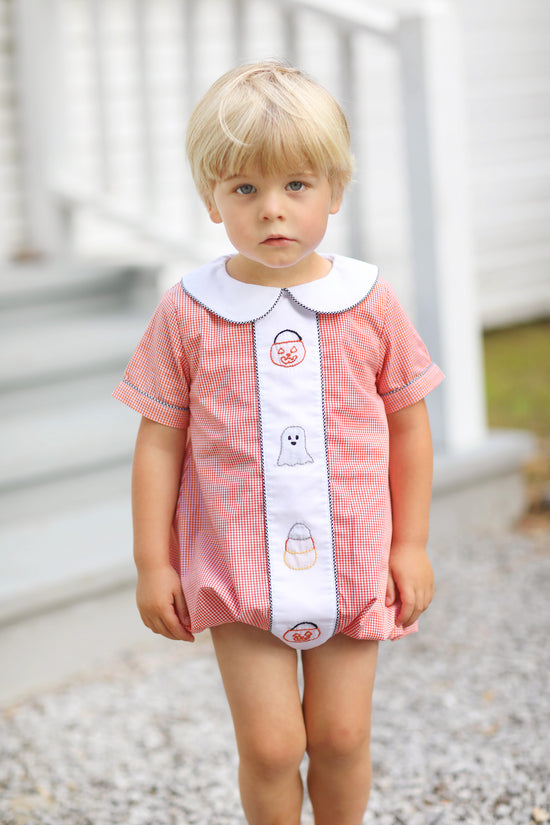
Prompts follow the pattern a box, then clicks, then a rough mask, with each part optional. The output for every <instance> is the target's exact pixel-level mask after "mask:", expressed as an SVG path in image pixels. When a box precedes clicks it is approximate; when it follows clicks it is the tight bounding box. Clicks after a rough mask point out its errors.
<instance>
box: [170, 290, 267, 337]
mask: <svg viewBox="0 0 550 825" xmlns="http://www.w3.org/2000/svg"><path fill="white" fill-rule="evenodd" d="M180 286H181V288H182V289H183V291H184V292H185V294H186V295H187V296H188V297H189V298H191V300H192V301H194V302H195V303H196V304H198V305H199V306H200V307H202V308H203V309H206V310H208V312H211V313H212V315H215V316H216V318H221V319H222V321H228V323H230V324H239V325H240V326H242V325H243V324H253V323H254V322H255V321H260V320H261V319H262V318H265V317H266V315H269V313H270V312H271V310H272V309H273V308H274V307H275V306H276V305H277V304H278V303H279V301H280V299H281V295H282V294H283V290H282V289H281V291H280V292H279V294H278V295H277V297H276V299H275V301H274V302H273V303H272V304H271V306H270V307H269V309H268V310H267V312H264V313H263V314H262V315H258V316H257V317H255V318H247V319H246V321H235V320H234V319H233V318H226V316H225V315H222V314H221V313H220V312H216V310H215V309H212V307H209V306H208V305H207V304H204V303H203V302H202V301H199V299H198V298H195V296H194V295H192V294H191V293H190V292H188V291H187V289H186V288H185V286H184V284H183V280H181V281H180Z"/></svg>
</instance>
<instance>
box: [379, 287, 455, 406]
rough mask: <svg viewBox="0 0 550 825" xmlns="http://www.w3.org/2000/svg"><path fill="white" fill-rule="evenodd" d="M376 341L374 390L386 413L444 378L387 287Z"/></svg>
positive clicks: (422, 395)
mask: <svg viewBox="0 0 550 825" xmlns="http://www.w3.org/2000/svg"><path fill="white" fill-rule="evenodd" d="M384 286H385V289H386V302H385V313H384V325H383V328H382V335H381V341H380V347H381V349H380V360H381V365H380V369H379V372H378V375H377V382H376V383H377V389H378V393H379V395H380V396H381V398H382V400H383V402H384V407H385V410H386V413H387V414H389V413H392V412H397V411H398V410H401V409H403V408H404V407H409V406H411V405H412V404H416V403H417V402H418V401H421V400H422V399H423V398H425V397H426V395H428V394H429V393H430V392H431V391H432V390H433V389H435V387H437V385H438V384H439V383H441V381H442V380H443V378H444V375H443V373H442V372H441V370H440V369H439V367H438V366H437V364H435V363H434V362H433V361H432V359H431V357H430V354H429V352H428V350H427V349H426V347H425V345H424V343H423V341H422V339H421V338H420V336H419V334H418V332H417V331H416V329H415V328H414V326H413V325H412V323H411V321H410V319H409V318H408V316H407V314H406V313H405V310H404V309H403V307H402V306H401V304H400V303H399V301H398V300H397V297H396V295H395V293H394V291H393V289H392V288H391V287H390V286H389V284H387V283H386V284H384Z"/></svg>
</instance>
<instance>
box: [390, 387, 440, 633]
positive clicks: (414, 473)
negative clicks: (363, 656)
mask: <svg viewBox="0 0 550 825" xmlns="http://www.w3.org/2000/svg"><path fill="white" fill-rule="evenodd" d="M388 427H389V434H390V464H389V475H390V490H391V499H392V520H393V534H392V544H391V551H390V565H389V575H388V587H387V593H386V604H387V605H391V604H394V603H395V602H396V601H399V602H400V605H401V606H400V610H399V614H398V616H397V617H396V622H397V624H398V625H401V626H403V627H409V625H411V624H413V623H414V622H415V621H416V620H417V618H418V617H419V616H420V614H421V613H422V612H423V611H424V610H426V608H427V607H428V605H429V604H430V602H431V600H432V596H433V571H432V566H431V564H430V560H429V558H428V554H427V552H426V544H427V541H428V531H429V516H430V499H431V492H432V468H433V454H432V439H431V434H430V423H429V420H428V411H427V409H426V404H425V402H424V401H419V402H418V403H417V404H413V405H412V406H410V407H405V408H404V409H402V410H399V411H398V412H395V413H391V414H390V415H388Z"/></svg>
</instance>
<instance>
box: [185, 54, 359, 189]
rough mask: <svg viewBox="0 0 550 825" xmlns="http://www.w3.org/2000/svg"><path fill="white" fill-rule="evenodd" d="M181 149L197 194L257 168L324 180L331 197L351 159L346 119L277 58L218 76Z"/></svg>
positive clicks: (319, 91)
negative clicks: (316, 175)
mask: <svg viewBox="0 0 550 825" xmlns="http://www.w3.org/2000/svg"><path fill="white" fill-rule="evenodd" d="M186 150H187V157H188V158H189V163H190V165H191V172H192V175H193V179H194V181H195V185H196V187H197V190H198V192H199V194H200V196H201V197H202V198H203V200H204V201H205V202H206V203H208V201H209V198H210V195H211V192H212V189H213V187H214V185H215V184H216V183H217V182H219V181H221V180H224V179H227V178H229V177H232V176H233V175H239V174H241V173H242V172H243V171H245V170H246V169H248V168H250V167H251V166H255V165H258V166H259V167H260V169H261V171H262V173H263V174H271V173H278V172H281V171H282V170H289V171H290V170H292V171H293V172H300V171H306V168H307V169H311V171H313V172H317V173H322V174H324V175H326V177H327V178H328V180H329V182H330V183H331V186H332V188H333V192H335V193H336V194H341V192H342V191H343V189H344V187H345V186H346V185H347V184H348V183H349V182H350V180H351V174H352V170H353V157H352V155H351V151H350V135H349V129H348V125H347V122H346V118H345V115H344V113H343V111H342V109H341V108H340V106H339V105H338V103H337V102H336V100H335V99H334V98H333V97H332V95H331V94H330V93H329V92H328V91H327V90H326V89H325V88H323V87H322V86H320V85H319V84H318V83H316V82H315V81H313V80H311V79H310V78H309V77H307V76H306V75H305V74H303V72H301V71H300V70H299V69H296V68H295V67H293V66H291V65H289V64H287V63H283V62H281V61H277V60H268V61H263V62H260V63H254V64H250V65H245V66H239V67H237V68H235V69H232V70H231V71H229V72H226V74H224V75H222V76H221V77H220V78H219V79H218V80H217V81H216V82H215V83H214V84H213V85H212V86H211V87H210V89H209V90H208V92H207V93H206V94H205V95H204V97H203V98H202V100H201V101H200V102H199V103H198V105H197V106H196V107H195V109H194V111H193V112H192V114H191V117H190V119H189V125H188V128H187V139H186Z"/></svg>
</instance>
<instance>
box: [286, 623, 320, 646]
mask: <svg viewBox="0 0 550 825" xmlns="http://www.w3.org/2000/svg"><path fill="white" fill-rule="evenodd" d="M320 635H321V631H320V630H319V628H318V627H317V625H316V624H314V623H313V622H300V624H297V625H294V627H291V628H290V630H287V632H286V633H285V634H284V636H283V639H284V640H285V642H289V643H290V644H295V645H299V644H305V643H306V642H314V641H315V640H316V639H318V638H319V636H320Z"/></svg>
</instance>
